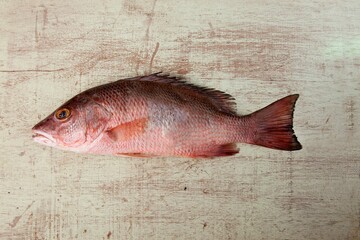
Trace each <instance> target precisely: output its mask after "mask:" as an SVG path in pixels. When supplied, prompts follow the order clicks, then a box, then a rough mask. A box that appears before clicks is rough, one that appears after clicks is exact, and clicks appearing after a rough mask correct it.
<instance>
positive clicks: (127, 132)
mask: <svg viewBox="0 0 360 240" xmlns="http://www.w3.org/2000/svg"><path fill="white" fill-rule="evenodd" d="M147 124H148V119H147V118H140V119H136V120H133V121H131V122H126V123H123V124H120V125H118V126H116V127H114V128H112V129H110V130H108V131H107V134H108V136H109V138H110V139H112V140H113V141H127V140H130V139H132V138H134V137H137V136H141V135H142V134H144V132H145V129H146V127H147Z"/></svg>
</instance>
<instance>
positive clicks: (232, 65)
mask: <svg viewBox="0 0 360 240" xmlns="http://www.w3.org/2000/svg"><path fill="white" fill-rule="evenodd" d="M0 16H1V22H0V94H1V95H0V103H1V105H0V136H1V143H0V144H1V145H0V158H1V160H0V239H244V240H245V239H326V240H328V239H360V148H359V146H360V143H359V142H360V129H359V127H360V126H359V121H360V115H359V113H360V98H359V96H360V1H356V0H349V1H325V0H323V1H306V0H305V1H290V0H287V1H285V0H280V1H259V0H255V1H245V0H242V1H235V0H232V1H231V0H225V1H219V0H217V1H213V0H210V1H205V0H197V1H177V0H167V1H165V0H149V1H145V0H120V1H115V0H102V1H100V0H94V1H70V0H63V1H57V2H53V3H51V2H50V1H10V0H0ZM157 71H165V72H170V73H173V74H179V75H184V76H185V77H186V78H188V79H189V81H190V82H192V83H196V84H199V85H202V86H208V87H214V88H217V89H220V90H223V91H225V92H228V93H230V94H232V95H233V96H234V97H235V98H236V102H237V104H238V111H239V113H242V114H247V113H250V112H252V111H255V110H257V109H259V108H261V107H263V106H265V105H267V104H269V103H271V102H272V101H274V100H277V99H278V98H280V97H284V96H286V95H287V94H291V93H299V94H300V98H299V101H298V103H297V106H296V110H295V116H294V117H295V120H294V125H295V131H296V133H297V135H298V139H299V140H300V142H301V143H302V144H303V150H301V151H297V152H293V153H289V152H282V151H276V150H269V149H265V148H261V147H256V146H250V145H245V144H239V147H240V149H241V150H240V154H238V155H235V156H233V157H226V158H215V159H210V160H203V159H198V160H191V159H176V158H153V159H151V158H150V159H137V158H119V157H109V156H91V155H79V154H75V153H71V152H63V151H60V150H56V149H52V148H49V147H45V146H41V145H39V144H37V143H35V142H33V141H32V139H31V127H32V126H33V125H34V124H35V123H37V122H38V121H39V120H40V119H42V118H44V117H45V116H47V115H48V114H49V113H50V112H52V111H53V110H54V109H55V108H56V107H58V106H59V105H60V104H61V103H63V102H64V101H65V100H67V99H69V98H70V97H72V96H74V95H75V94H77V93H79V92H81V91H82V90H85V89H87V88H89V87H93V86H96V85H99V84H103V83H107V82H111V81H114V80H116V79H120V78H124V77H132V76H137V75H143V74H148V73H152V72H157Z"/></svg>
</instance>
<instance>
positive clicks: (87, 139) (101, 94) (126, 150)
mask: <svg viewBox="0 0 360 240" xmlns="http://www.w3.org/2000/svg"><path fill="white" fill-rule="evenodd" d="M298 97H299V95H298V94H294V95H290V96H287V97H285V98H282V99H280V100H278V101H276V102H274V103H272V104H270V105H269V106H267V107H265V108H263V109H261V110H258V111H256V112H254V113H252V114H249V115H246V116H239V115H238V114H236V110H235V103H234V98H233V97H232V96H230V95H229V94H226V93H223V92H221V91H218V90H215V89H210V88H205V87H199V86H195V85H193V84H189V83H186V82H185V81H183V80H181V79H178V78H174V77H170V76H169V75H161V74H158V73H157V74H152V75H149V76H142V77H135V78H129V79H123V80H119V81H116V82H113V83H109V84H105V85H101V86H98V87H95V88H91V89H88V90H86V91H84V92H82V93H80V94H78V95H76V96H75V97H73V98H72V99H70V100H69V101H67V102H66V103H64V104H63V105H62V106H60V107H59V108H58V109H57V110H55V112H53V113H52V114H50V115H49V116H48V117H47V118H45V119H44V120H42V121H41V122H39V123H38V124H36V125H35V126H34V127H33V129H32V131H33V133H34V135H33V138H34V140H35V141H37V142H39V143H42V144H45V145H49V146H52V147H56V148H60V149H64V150H70V151H75V152H84V153H94V154H110V155H127V156H138V157H151V156H181V157H191V158H200V157H202V158H208V157H217V156H229V155H234V154H236V153H238V152H239V149H238V148H237V147H236V143H249V144H255V145H260V146H264V147H268V148H273V149H280V150H287V151H293V150H299V149H301V144H300V143H299V142H298V141H297V138H296V136H295V134H294V131H293V129H292V124H293V112H294V106H295V102H296V100H297V99H298Z"/></svg>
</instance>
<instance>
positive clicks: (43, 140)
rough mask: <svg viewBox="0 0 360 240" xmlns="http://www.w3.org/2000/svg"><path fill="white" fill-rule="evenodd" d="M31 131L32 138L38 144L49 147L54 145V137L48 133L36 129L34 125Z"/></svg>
mask: <svg viewBox="0 0 360 240" xmlns="http://www.w3.org/2000/svg"><path fill="white" fill-rule="evenodd" d="M32 133H33V135H32V138H33V140H34V141H35V142H38V143H40V144H43V145H46V146H50V147H55V146H56V141H55V139H54V138H53V137H52V136H51V135H50V134H48V133H46V132H44V131H42V130H39V129H37V128H36V126H35V127H33V128H32Z"/></svg>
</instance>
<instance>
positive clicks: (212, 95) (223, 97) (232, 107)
mask: <svg viewBox="0 0 360 240" xmlns="http://www.w3.org/2000/svg"><path fill="white" fill-rule="evenodd" d="M131 79H134V80H140V81H152V82H162V83H169V84H172V85H174V86H178V87H181V88H184V89H187V90H191V91H193V92H195V93H197V94H199V96H202V97H205V98H207V99H208V100H210V102H211V103H212V104H213V105H214V106H215V107H216V108H217V109H218V110H219V111H222V112H226V113H230V114H236V103H235V102H234V100H235V98H234V97H232V96H231V95H230V94H227V93H224V92H222V91H219V90H216V89H213V88H207V87H200V86H197V85H194V84H191V83H188V82H186V81H185V80H184V78H181V77H173V76H170V75H169V74H163V73H162V72H158V73H154V74H151V75H148V76H142V77H137V78H131ZM131 79H129V80H131Z"/></svg>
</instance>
